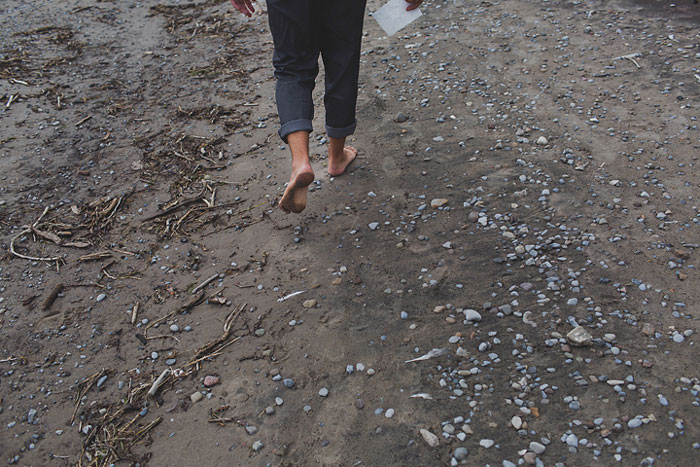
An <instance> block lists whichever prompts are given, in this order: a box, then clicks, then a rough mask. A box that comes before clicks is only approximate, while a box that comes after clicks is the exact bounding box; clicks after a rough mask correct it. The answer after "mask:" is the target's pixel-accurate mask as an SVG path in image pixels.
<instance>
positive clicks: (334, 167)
mask: <svg viewBox="0 0 700 467" xmlns="http://www.w3.org/2000/svg"><path fill="white" fill-rule="evenodd" d="M356 157H357V149H355V148H353V147H352V146H345V147H344V148H343V150H342V151H341V152H339V153H338V154H328V173H329V174H330V175H331V176H332V177H337V176H339V175H343V174H344V173H345V169H347V168H348V166H349V165H350V163H351V162H352V161H354V160H355V158H356Z"/></svg>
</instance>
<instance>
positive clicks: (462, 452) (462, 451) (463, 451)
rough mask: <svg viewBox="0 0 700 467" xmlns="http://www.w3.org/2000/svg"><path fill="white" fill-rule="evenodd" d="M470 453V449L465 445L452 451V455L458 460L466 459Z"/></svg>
mask: <svg viewBox="0 0 700 467" xmlns="http://www.w3.org/2000/svg"><path fill="white" fill-rule="evenodd" d="M468 455H469V450H468V449H467V448H465V447H459V448H457V449H455V451H454V452H453V453H452V457H454V458H455V459H457V460H458V461H463V460H465V459H466V458H467V456H468Z"/></svg>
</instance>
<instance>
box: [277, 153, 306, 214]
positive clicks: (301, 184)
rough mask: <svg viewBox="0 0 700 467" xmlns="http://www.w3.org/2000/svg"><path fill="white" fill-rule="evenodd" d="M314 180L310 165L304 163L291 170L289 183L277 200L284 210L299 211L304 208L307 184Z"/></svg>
mask: <svg viewBox="0 0 700 467" xmlns="http://www.w3.org/2000/svg"><path fill="white" fill-rule="evenodd" d="M313 181H314V171H313V169H312V168H311V166H310V165H305V166H303V167H301V168H300V169H298V170H296V171H292V176H291V178H290V179H289V185H287V189H286V190H284V195H282V199H281V200H280V202H279V206H280V208H282V210H283V211H284V212H294V213H297V214H298V213H300V212H301V211H303V210H304V209H305V208H306V195H307V194H308V191H309V185H311V182H313Z"/></svg>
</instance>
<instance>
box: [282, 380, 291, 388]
mask: <svg viewBox="0 0 700 467" xmlns="http://www.w3.org/2000/svg"><path fill="white" fill-rule="evenodd" d="M282 384H284V387H286V388H287V389H292V388H293V387H294V380H293V379H292V378H284V379H283V380H282Z"/></svg>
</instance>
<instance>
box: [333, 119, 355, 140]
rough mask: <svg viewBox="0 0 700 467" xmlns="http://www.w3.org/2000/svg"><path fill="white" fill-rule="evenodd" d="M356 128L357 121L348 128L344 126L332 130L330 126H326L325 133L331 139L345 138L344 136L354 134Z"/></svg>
mask: <svg viewBox="0 0 700 467" xmlns="http://www.w3.org/2000/svg"><path fill="white" fill-rule="evenodd" d="M356 127H357V121H355V122H354V123H353V124H352V125H350V126H346V127H345V128H334V127H332V126H328V125H326V133H327V134H328V136H330V137H331V138H345V137H346V136H350V135H351V134H353V133H355V128H356Z"/></svg>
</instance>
